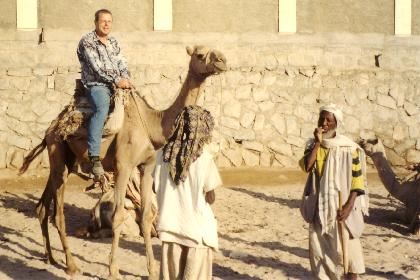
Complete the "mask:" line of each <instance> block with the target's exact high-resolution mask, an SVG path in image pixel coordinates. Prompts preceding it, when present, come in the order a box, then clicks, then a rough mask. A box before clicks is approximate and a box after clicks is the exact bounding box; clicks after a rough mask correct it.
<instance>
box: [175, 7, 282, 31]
mask: <svg viewBox="0 0 420 280" xmlns="http://www.w3.org/2000/svg"><path fill="white" fill-rule="evenodd" d="M172 5H173V30H174V31H182V32H226V31H230V32H247V31H266V32H277V30H278V0H258V1H255V0H240V1H238V0H236V1H227V0H212V1H208V0H196V1H191V0H176V1H173V4H172Z"/></svg>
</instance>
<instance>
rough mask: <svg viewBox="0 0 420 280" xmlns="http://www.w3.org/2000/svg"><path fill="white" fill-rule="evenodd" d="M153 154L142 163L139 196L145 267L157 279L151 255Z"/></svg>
mask: <svg viewBox="0 0 420 280" xmlns="http://www.w3.org/2000/svg"><path fill="white" fill-rule="evenodd" d="M155 163H156V158H155V155H154V154H153V156H152V157H151V158H149V159H148V161H147V162H146V163H145V164H144V165H143V166H144V174H143V176H142V177H141V182H140V184H141V198H142V202H143V203H142V208H143V209H142V210H143V211H142V212H143V216H142V219H141V226H142V230H143V238H144V243H145V246H146V257H147V269H148V271H149V279H158V271H157V270H156V264H155V257H154V255H153V247H152V236H151V233H152V223H153V213H152V185H153V176H152V174H153V169H154V168H155Z"/></svg>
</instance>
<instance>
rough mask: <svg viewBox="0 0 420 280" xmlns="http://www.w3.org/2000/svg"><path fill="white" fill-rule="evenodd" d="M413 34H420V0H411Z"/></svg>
mask: <svg viewBox="0 0 420 280" xmlns="http://www.w3.org/2000/svg"><path fill="white" fill-rule="evenodd" d="M411 34H413V35H420V0H411Z"/></svg>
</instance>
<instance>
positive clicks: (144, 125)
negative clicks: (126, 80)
mask: <svg viewBox="0 0 420 280" xmlns="http://www.w3.org/2000/svg"><path fill="white" fill-rule="evenodd" d="M134 93H135V91H133V90H130V94H131V97H133V100H134V104H135V105H136V109H137V113H138V114H139V117H140V121H141V124H142V125H143V127H144V129H145V130H146V132H147V138H148V139H149V141H150V143H151V144H152V145H153V142H152V134H151V133H150V130H149V127H148V126H147V123H146V122H145V120H144V117H143V115H142V114H141V110H140V107H139V103H138V102H137V98H136V95H135V94H134Z"/></svg>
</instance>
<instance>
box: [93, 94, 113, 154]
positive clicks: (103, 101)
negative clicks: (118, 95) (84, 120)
mask: <svg viewBox="0 0 420 280" xmlns="http://www.w3.org/2000/svg"><path fill="white" fill-rule="evenodd" d="M111 95H112V92H111V89H110V88H108V87H106V86H92V87H90V88H88V89H87V96H88V99H89V102H90V104H91V105H92V107H93V111H94V113H93V115H92V117H91V118H90V120H89V126H88V153H89V156H99V155H100V152H101V139H102V130H103V128H104V124H105V120H106V118H107V117H108V111H109V102H110V99H111Z"/></svg>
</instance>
